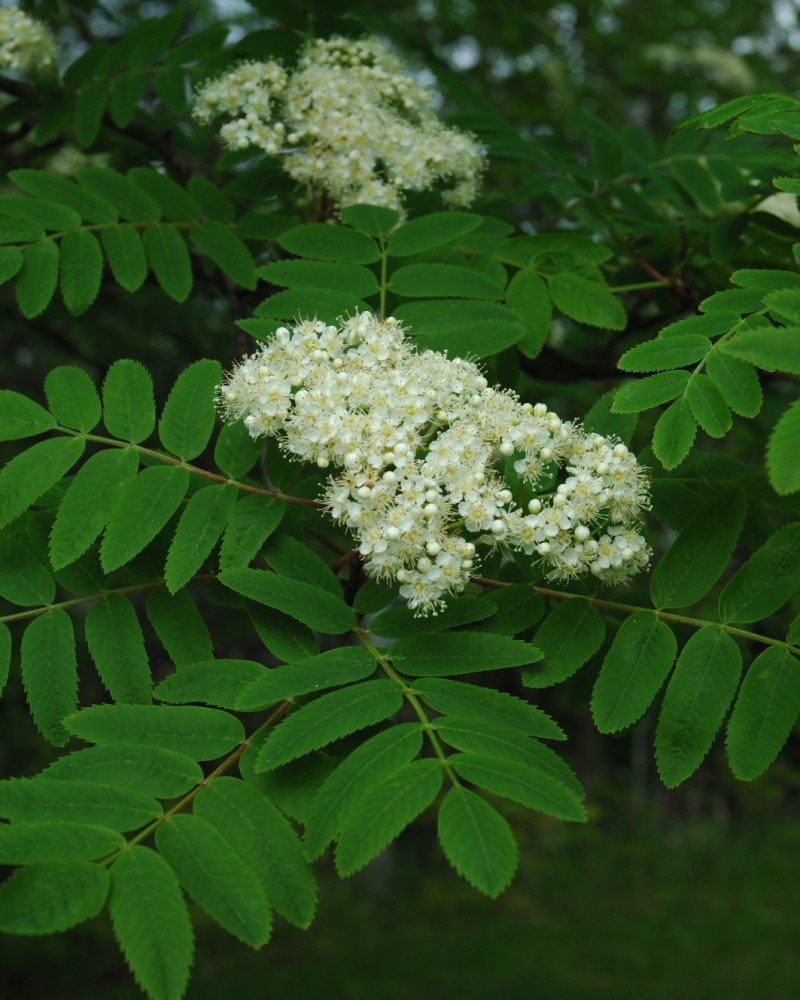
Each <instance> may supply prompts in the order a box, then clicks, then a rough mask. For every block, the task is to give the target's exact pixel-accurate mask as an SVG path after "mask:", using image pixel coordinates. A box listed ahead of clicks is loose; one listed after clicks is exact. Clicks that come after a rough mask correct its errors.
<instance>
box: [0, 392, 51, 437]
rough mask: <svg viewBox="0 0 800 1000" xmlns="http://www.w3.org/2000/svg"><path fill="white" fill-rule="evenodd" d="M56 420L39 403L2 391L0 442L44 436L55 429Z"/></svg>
mask: <svg viewBox="0 0 800 1000" xmlns="http://www.w3.org/2000/svg"><path fill="white" fill-rule="evenodd" d="M55 424H56V422H55V420H54V419H53V417H52V416H51V415H50V414H49V413H48V412H47V410H45V409H44V407H42V406H39V404H38V403H34V401H33V400H32V399H28V397H27V396H23V395H22V393H19V392H12V391H11V390H10V389H0V441H19V440H20V439H21V438H26V437H33V436H34V435H35V434H43V433H44V432H45V431H49V430H50V429H51V428H52V427H55Z"/></svg>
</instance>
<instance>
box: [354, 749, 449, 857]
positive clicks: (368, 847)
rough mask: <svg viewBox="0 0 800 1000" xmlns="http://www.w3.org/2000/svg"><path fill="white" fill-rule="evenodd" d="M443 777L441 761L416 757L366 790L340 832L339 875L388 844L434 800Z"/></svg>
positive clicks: (374, 854)
mask: <svg viewBox="0 0 800 1000" xmlns="http://www.w3.org/2000/svg"><path fill="white" fill-rule="evenodd" d="M443 776H444V775H443V771H442V765H441V763H440V762H439V761H438V760H416V761H412V763H410V764H404V765H403V766H402V767H400V768H398V770H397V771H395V772H394V773H393V774H392V775H391V776H390V777H388V778H386V780H385V781H382V782H381V783H380V784H379V785H376V786H374V787H372V788H370V789H369V791H367V792H365V794H364V796H363V798H361V800H360V801H359V802H358V803H357V804H356V805H355V806H353V808H352V811H351V813H350V815H349V816H348V819H347V822H346V824H345V826H344V827H343V828H342V830H341V832H340V833H339V837H338V840H337V844H336V853H335V861H336V870H337V872H338V873H339V875H340V876H341V877H346V876H348V875H352V874H354V873H355V872H357V871H359V870H360V869H361V868H363V867H364V865H365V864H366V863H367V862H368V861H371V860H372V859H373V858H374V857H376V856H377V855H378V854H380V853H381V851H383V850H384V848H386V847H388V846H389V844H390V843H391V842H392V841H393V840H394V839H395V838H396V837H398V836H399V835H400V833H402V831H403V830H404V829H405V828H406V827H407V826H408V824H409V823H411V822H412V820H414V819H416V818H417V816H419V814H420V813H421V812H423V811H424V810H425V809H427V808H428V806H429V805H430V804H431V802H433V800H434V799H435V798H436V796H437V794H438V792H439V789H440V788H441V786H442V778H443Z"/></svg>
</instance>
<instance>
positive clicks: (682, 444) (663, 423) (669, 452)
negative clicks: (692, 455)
mask: <svg viewBox="0 0 800 1000" xmlns="http://www.w3.org/2000/svg"><path fill="white" fill-rule="evenodd" d="M696 433H697V424H696V423H695V422H694V418H693V417H692V414H691V412H690V409H689V404H688V402H687V401H686V399H685V398H684V399H679V400H677V401H676V402H674V403H672V404H671V405H670V406H668V407H667V409H666V410H664V412H663V413H662V414H661V416H660V417H659V418H658V421H657V423H656V428H655V432H654V434H653V451H654V452H655V453H656V458H657V459H658V460H659V461H660V462H661V464H662V465H663V466H664V468H665V469H674V468H675V466H676V465H680V463H681V462H682V461H683V460H684V458H686V456H687V455H688V454H689V452H690V451H691V448H692V443H693V442H694V437H695V434H696Z"/></svg>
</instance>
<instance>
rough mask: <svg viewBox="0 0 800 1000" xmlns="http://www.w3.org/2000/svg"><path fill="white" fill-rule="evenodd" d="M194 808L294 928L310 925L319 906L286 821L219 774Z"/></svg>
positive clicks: (251, 790)
mask: <svg viewBox="0 0 800 1000" xmlns="http://www.w3.org/2000/svg"><path fill="white" fill-rule="evenodd" d="M194 812H195V815H196V816H200V817H201V818H202V819H204V820H206V821H207V822H209V823H211V825H212V826H213V827H215V828H216V829H217V830H218V832H219V833H220V834H221V835H222V836H223V837H224V838H225V840H226V841H227V843H228V844H230V846H231V847H232V848H233V849H234V851H235V852H236V853H237V854H238V856H239V857H240V858H241V859H242V861H244V862H245V863H248V862H251V861H252V859H254V858H257V859H258V862H257V864H256V865H254V871H255V873H256V875H257V876H258V879H259V881H260V882H261V885H262V887H263V889H264V892H265V893H266V896H267V899H268V900H269V902H270V904H271V905H272V906H274V907H275V909H276V910H277V911H278V913H280V915H281V916H282V917H284V919H286V920H288V921H290V922H291V923H293V924H295V925H296V926H297V927H308V925H309V924H310V923H311V920H312V918H313V916H314V911H315V909H316V905H317V888H316V883H315V881H314V876H313V874H312V872H311V869H310V868H309V865H308V861H307V860H306V857H305V854H304V852H303V845H302V844H301V843H300V840H299V839H298V837H297V834H296V833H295V832H294V830H293V829H292V827H291V826H290V824H289V823H288V821H287V820H286V819H285V818H284V817H283V816H282V815H281V813H280V812H278V810H277V809H276V808H275V806H274V805H272V803H271V802H270V801H269V799H267V798H266V796H265V795H263V794H262V793H261V792H260V791H259V790H258V789H257V788H256V787H255V786H254V785H252V784H249V783H247V782H245V781H240V780H239V779H237V778H225V777H222V778H217V779H215V780H214V781H212V782H211V783H210V784H209V785H208V787H207V788H205V789H204V790H203V792H202V793H201V794H200V795H199V796H198V798H197V800H196V803H195V807H194Z"/></svg>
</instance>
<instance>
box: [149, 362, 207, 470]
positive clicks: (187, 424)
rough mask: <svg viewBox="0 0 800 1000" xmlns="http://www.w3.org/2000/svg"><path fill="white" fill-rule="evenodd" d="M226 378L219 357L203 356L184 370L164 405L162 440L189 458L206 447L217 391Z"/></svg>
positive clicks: (181, 455) (169, 449) (186, 458)
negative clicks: (204, 357)
mask: <svg viewBox="0 0 800 1000" xmlns="http://www.w3.org/2000/svg"><path fill="white" fill-rule="evenodd" d="M221 381H222V366H221V365H220V363H219V362H218V361H210V360H208V359H203V360H201V361H195V362H194V364H192V365H189V367H188V368H187V369H186V370H185V371H183V372H182V373H181V374H180V375H179V376H178V379H177V381H176V382H175V385H174V386H173V387H172V392H170V394H169V398H168V399H167V402H166V404H165V406H164V411H163V413H162V414H161V420H160V421H159V424H158V436H159V438H160V439H161V443H162V444H163V445H164V447H165V448H166V449H167V451H171V452H172V454H173V455H177V456H178V457H179V458H181V459H183V461H184V462H188V461H190V460H191V459H193V458H197V456H198V455H199V454H200V453H201V452H202V451H203V450H204V449H205V447H206V445H207V444H208V442H209V439H210V438H211V432H212V431H213V429H214V421H215V419H216V410H215V407H214V395H215V392H216V387H217V386H218V385H219V383H220V382H221Z"/></svg>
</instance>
